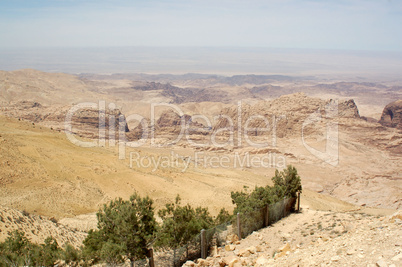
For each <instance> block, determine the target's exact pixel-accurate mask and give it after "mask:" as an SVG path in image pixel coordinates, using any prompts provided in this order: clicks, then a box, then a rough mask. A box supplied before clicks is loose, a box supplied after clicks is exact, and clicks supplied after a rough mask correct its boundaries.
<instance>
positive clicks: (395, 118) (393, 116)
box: [379, 100, 402, 129]
mask: <svg viewBox="0 0 402 267" xmlns="http://www.w3.org/2000/svg"><path fill="white" fill-rule="evenodd" d="M379 123H381V124H382V125H384V126H387V127H394V128H399V129H402V100H397V101H394V102H392V103H389V104H388V105H386V106H385V108H384V111H383V112H382V115H381V119H380V121H379Z"/></svg>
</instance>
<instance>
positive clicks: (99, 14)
mask: <svg viewBox="0 0 402 267" xmlns="http://www.w3.org/2000/svg"><path fill="white" fill-rule="evenodd" d="M111 46H113V47H119V46H155V47H160V46H174V47H176V46H190V47H265V48H301V49H335V50H337V49H341V50H369V51H371V50H374V51H398V52H400V51H402V1H400V0H349V1H346V0H334V1H330V0H321V1H319V0H247V1H240V0H166V1H162V0H141V1H138V0H130V1H124V0H83V1H79V0H0V48H10V47H17V48H27V47H36V48H37V47H39V48H46V47H111Z"/></svg>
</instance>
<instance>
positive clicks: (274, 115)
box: [214, 93, 360, 137]
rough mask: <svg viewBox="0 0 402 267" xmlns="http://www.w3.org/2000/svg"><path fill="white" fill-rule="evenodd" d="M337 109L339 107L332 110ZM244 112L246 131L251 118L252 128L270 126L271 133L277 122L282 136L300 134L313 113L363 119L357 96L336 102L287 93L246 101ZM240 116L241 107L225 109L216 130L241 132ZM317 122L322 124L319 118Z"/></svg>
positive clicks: (322, 115) (258, 132) (250, 126)
mask: <svg viewBox="0 0 402 267" xmlns="http://www.w3.org/2000/svg"><path fill="white" fill-rule="evenodd" d="M334 108H335V110H332V109H334ZM240 115H241V120H242V121H241V125H242V127H243V129H242V130H244V127H245V124H246V123H247V121H248V122H249V123H248V125H247V126H248V128H260V129H263V128H268V129H269V132H271V133H272V131H274V124H275V131H276V134H277V136H278V137H284V136H295V135H300V130H301V129H302V124H303V123H304V122H306V120H307V119H308V118H309V116H310V117H311V116H312V115H314V119H317V116H316V115H318V116H321V117H322V118H324V119H339V118H352V119H359V118H360V116H359V111H358V108H357V106H356V104H355V102H354V101H353V99H350V100H347V101H342V102H339V103H338V105H336V104H335V102H331V100H327V101H326V100H322V99H319V98H311V97H308V96H306V95H305V94H304V93H295V94H291V95H284V96H281V97H279V98H277V99H275V100H272V101H261V102H258V103H257V104H255V105H248V104H243V105H242V107H241V114H240ZM257 116H258V117H257ZM227 117H230V118H231V119H232V121H233V122H234V123H233V125H231V124H230V122H229V121H228V119H227ZM238 117H239V114H238V107H237V106H233V107H229V108H225V109H223V110H222V111H221V113H220V119H219V120H218V122H217V123H216V125H215V126H214V130H217V129H220V128H233V129H234V130H235V131H237V129H238V124H239V123H238ZM263 118H265V120H264V119H263ZM274 120H275V121H276V122H275V121H274ZM267 122H268V123H267ZM315 124H319V121H317V123H315ZM249 134H250V135H257V136H258V135H267V131H265V130H262V131H258V130H256V131H254V132H249Z"/></svg>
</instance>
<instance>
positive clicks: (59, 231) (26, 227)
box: [0, 206, 87, 248]
mask: <svg viewBox="0 0 402 267" xmlns="http://www.w3.org/2000/svg"><path fill="white" fill-rule="evenodd" d="M14 230H20V231H23V232H24V233H25V236H26V237H27V238H28V239H30V240H31V241H32V242H35V243H43V241H44V240H45V239H46V238H47V237H49V236H52V237H53V238H55V239H56V241H57V243H58V244H59V246H61V247H62V246H63V245H64V244H67V243H69V244H71V245H73V246H75V247H76V248H78V247H80V246H81V245H82V241H83V240H84V239H85V237H86V236H87V233H86V232H83V231H80V230H77V229H74V228H71V227H69V226H66V225H64V224H62V223H59V222H58V221H57V220H56V219H55V218H53V217H51V218H49V217H44V216H41V215H35V214H30V213H29V212H27V211H25V210H24V211H19V210H16V209H12V208H8V207H4V206H0V242H3V241H4V240H5V239H6V238H7V236H8V233H9V232H12V231H14Z"/></svg>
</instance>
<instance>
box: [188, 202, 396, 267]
mask: <svg viewBox="0 0 402 267" xmlns="http://www.w3.org/2000/svg"><path fill="white" fill-rule="evenodd" d="M401 235H402V214H401V213H400V212H399V213H396V214H394V215H387V216H379V215H376V216H374V215H370V214H367V213H364V212H362V211H351V212H347V213H340V212H331V211H318V210H310V209H307V208H304V209H303V210H302V212H301V213H296V214H291V215H290V216H289V217H287V218H285V219H282V220H281V221H279V222H277V223H275V224H273V225H271V226H269V227H267V228H264V229H262V230H260V231H258V232H254V233H253V234H251V235H250V236H248V237H247V238H245V239H243V240H241V241H238V238H237V236H229V238H228V239H227V241H226V245H225V246H224V247H219V248H215V249H213V250H212V254H211V255H210V257H208V258H207V259H205V260H203V259H198V260H197V261H195V262H192V261H188V262H187V263H186V264H184V265H183V266H186V267H188V266H222V267H223V266H231V267H240V266H258V267H265V266H278V267H279V266H280V267H282V266H380V267H382V266H402V242H401V239H400V236H401Z"/></svg>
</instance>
